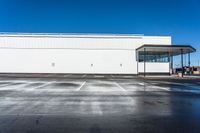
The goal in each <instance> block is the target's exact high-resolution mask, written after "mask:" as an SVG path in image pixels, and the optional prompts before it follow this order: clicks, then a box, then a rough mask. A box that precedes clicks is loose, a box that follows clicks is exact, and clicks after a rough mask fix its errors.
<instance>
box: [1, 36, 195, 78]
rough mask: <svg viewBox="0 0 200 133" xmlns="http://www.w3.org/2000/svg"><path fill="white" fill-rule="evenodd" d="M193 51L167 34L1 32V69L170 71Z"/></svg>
mask: <svg viewBox="0 0 200 133" xmlns="http://www.w3.org/2000/svg"><path fill="white" fill-rule="evenodd" d="M191 52H195V49H194V48H193V47H191V46H189V45H172V42H171V37H170V36H143V35H112V34H111V35H109V34H108V35H98V34H19V33H18V34H17V33H16V34H6V33H4V34H0V73H77V74H78V73H87V74H170V72H171V71H172V69H171V68H172V64H173V60H172V59H173V58H172V56H176V55H183V54H188V53H191Z"/></svg>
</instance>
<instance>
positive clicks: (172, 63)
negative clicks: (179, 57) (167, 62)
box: [171, 55, 174, 74]
mask: <svg viewBox="0 0 200 133" xmlns="http://www.w3.org/2000/svg"><path fill="white" fill-rule="evenodd" d="M173 65H174V62H173V55H171V70H172V74H174V71H173V69H174V68H173Z"/></svg>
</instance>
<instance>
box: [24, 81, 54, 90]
mask: <svg viewBox="0 0 200 133" xmlns="http://www.w3.org/2000/svg"><path fill="white" fill-rule="evenodd" d="M55 82H56V81H53V82H47V83H44V84H42V85H39V86H36V87H34V88H32V89H27V90H35V89H38V88H42V87H45V86H47V85H50V84H52V83H55Z"/></svg>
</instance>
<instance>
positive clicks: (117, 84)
mask: <svg viewBox="0 0 200 133" xmlns="http://www.w3.org/2000/svg"><path fill="white" fill-rule="evenodd" d="M114 83H115V85H116V86H117V87H119V88H120V89H121V90H122V91H126V89H124V88H123V87H122V86H121V85H119V83H117V82H114Z"/></svg>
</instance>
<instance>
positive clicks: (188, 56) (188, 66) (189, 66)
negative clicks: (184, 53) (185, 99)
mask: <svg viewBox="0 0 200 133" xmlns="http://www.w3.org/2000/svg"><path fill="white" fill-rule="evenodd" d="M188 67H189V74H191V69H190V52H189V53H188Z"/></svg>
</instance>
